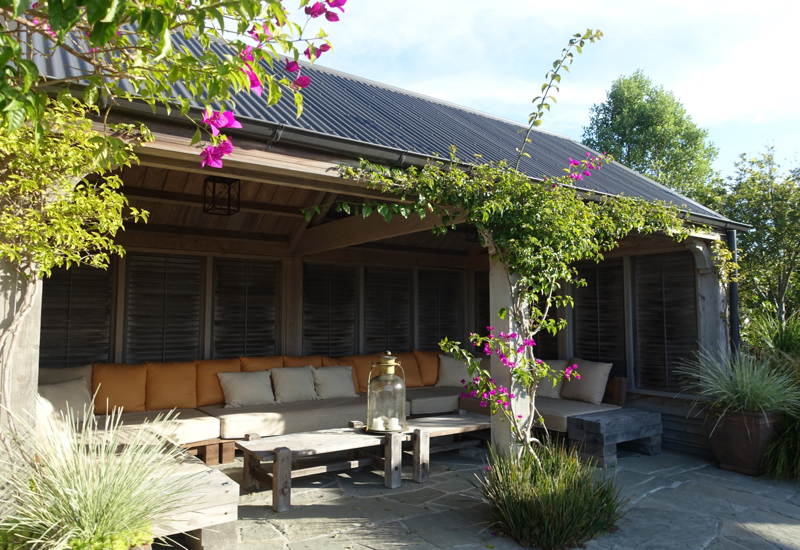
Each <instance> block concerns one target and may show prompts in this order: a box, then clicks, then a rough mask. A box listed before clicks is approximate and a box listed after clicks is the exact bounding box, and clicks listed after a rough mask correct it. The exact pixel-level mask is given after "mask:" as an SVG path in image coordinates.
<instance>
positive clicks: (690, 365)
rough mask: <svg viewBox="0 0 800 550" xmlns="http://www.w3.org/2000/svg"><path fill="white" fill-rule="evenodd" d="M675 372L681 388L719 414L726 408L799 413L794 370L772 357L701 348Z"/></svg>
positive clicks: (799, 400) (799, 394) (799, 389)
mask: <svg viewBox="0 0 800 550" xmlns="http://www.w3.org/2000/svg"><path fill="white" fill-rule="evenodd" d="M676 372H677V373H678V374H679V375H681V376H683V377H684V379H683V386H684V388H685V389H686V390H687V391H689V392H690V393H692V394H695V395H697V396H698V397H699V398H701V399H703V400H704V403H705V404H707V405H708V407H710V408H711V409H712V410H713V411H715V412H718V413H719V414H720V417H722V416H724V415H725V414H726V413H728V412H729V411H730V412H736V411H749V412H764V413H765V412H779V413H784V414H794V415H797V414H800V387H798V386H797V384H796V381H795V378H794V373H793V372H792V370H791V369H790V368H788V367H787V366H786V365H785V364H783V363H781V362H777V361H775V360H774V358H769V357H756V356H754V355H750V354H747V353H743V352H736V353H731V354H726V353H724V352H710V351H702V352H700V353H698V354H697V357H696V359H695V360H693V361H690V362H686V363H684V364H682V365H679V366H678V367H677V368H676Z"/></svg>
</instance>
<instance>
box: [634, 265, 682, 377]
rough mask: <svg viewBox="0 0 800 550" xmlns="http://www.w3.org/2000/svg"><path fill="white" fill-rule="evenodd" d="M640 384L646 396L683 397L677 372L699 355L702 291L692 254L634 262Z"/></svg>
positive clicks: (637, 358) (637, 373) (637, 362)
mask: <svg viewBox="0 0 800 550" xmlns="http://www.w3.org/2000/svg"><path fill="white" fill-rule="evenodd" d="M634 275H635V288H636V291H635V294H636V367H635V370H636V381H637V387H639V388H642V389H646V390H662V391H680V385H679V380H678V377H677V376H675V375H674V373H673V369H674V367H675V366H676V364H678V362H680V361H681V360H688V359H691V358H692V356H693V354H694V352H695V351H696V350H697V337H698V334H697V329H698V327H697V291H696V283H695V265H694V256H692V254H691V252H688V251H687V252H678V253H671V254H654V255H648V256H638V257H636V258H634Z"/></svg>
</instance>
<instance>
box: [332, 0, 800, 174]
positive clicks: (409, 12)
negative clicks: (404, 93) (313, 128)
mask: <svg viewBox="0 0 800 550" xmlns="http://www.w3.org/2000/svg"><path fill="white" fill-rule="evenodd" d="M345 9H346V13H345V14H343V15H341V21H340V22H338V23H329V22H325V24H324V25H323V26H324V28H325V30H326V31H327V32H328V33H329V35H330V39H331V41H332V43H333V45H334V51H333V52H328V53H326V54H324V55H323V57H322V58H321V59H320V61H319V62H318V63H319V64H320V65H323V66H326V67H331V68H334V69H338V70H341V71H345V72H348V73H352V74H355V75H358V76H362V77H364V78H369V79H372V80H376V81H378V82H383V83H386V84H391V85H393V86H397V87H400V88H405V89H407V90H412V91H415V92H418V93H422V94H426V95H430V96H433V97H436V98H440V99H443V100H447V101H451V102H454V103H458V104H461V105H465V106H468V107H472V108H474V109H479V110H481V111H484V112H487V113H491V114H494V115H497V116H502V117H505V118H508V119H512V120H516V121H520V122H525V121H526V120H527V115H528V113H529V112H530V110H531V104H530V101H531V99H532V98H533V97H534V96H535V95H536V91H538V90H539V88H540V86H541V84H542V83H543V82H544V75H545V73H546V72H547V70H548V69H549V68H550V67H551V65H552V62H553V60H555V59H556V58H557V57H558V56H559V54H560V52H561V49H562V48H563V47H564V46H565V45H566V43H567V41H568V40H569V38H570V36H571V35H572V34H574V33H575V32H579V31H583V30H585V29H586V28H587V27H588V28H593V29H598V28H599V29H601V30H602V31H603V32H604V33H605V36H604V38H603V40H602V41H600V42H598V43H595V44H591V45H589V46H587V47H586V48H585V49H584V53H583V55H579V56H576V59H575V62H574V63H573V65H572V67H571V73H569V74H565V75H564V77H563V80H562V85H561V93H559V94H558V95H557V99H558V105H556V106H554V108H553V110H552V112H551V113H550V114H549V115H548V116H546V118H545V120H544V123H543V128H545V129H548V130H551V131H554V132H557V133H559V134H563V135H566V136H569V137H571V138H573V139H576V140H580V138H581V134H582V128H583V126H585V125H586V124H587V123H588V120H589V108H590V107H591V105H592V104H595V103H600V102H602V101H604V100H605V94H606V91H607V90H608V89H609V88H610V86H611V83H612V81H613V80H615V79H616V78H618V77H619V76H622V75H625V76H627V75H630V74H632V73H633V72H634V71H635V70H636V69H642V71H644V73H645V74H646V75H647V76H649V77H650V78H651V79H652V80H653V82H654V83H655V84H658V85H663V86H664V87H665V88H666V89H668V90H671V91H672V92H674V93H675V95H676V96H677V97H678V98H679V99H680V100H681V102H682V103H683V104H684V106H685V107H686V109H687V111H688V112H689V114H690V115H691V116H692V118H693V120H694V121H695V122H696V123H697V124H698V125H699V126H701V127H703V128H706V129H708V130H709V138H710V140H711V141H712V142H713V143H714V144H715V145H716V146H717V147H718V148H719V159H718V160H717V163H716V166H715V167H716V169H717V170H719V171H720V172H722V174H723V175H730V174H732V173H733V170H734V168H733V163H734V162H735V161H736V159H737V158H738V156H739V154H740V153H747V154H748V155H752V154H754V153H756V152H758V151H761V150H763V149H764V147H765V146H766V145H767V144H770V145H774V146H775V147H776V149H777V153H778V158H779V159H781V161H782V164H783V165H784V166H786V167H789V166H793V165H795V164H797V163H798V161H799V160H800V130H798V128H800V71H798V69H797V67H798V60H797V52H798V47H797V45H796V41H795V39H796V32H795V30H796V27H797V24H798V21H800V3H798V2H796V1H794V0H784V1H777V0H759V1H756V2H754V1H753V0H750V1H747V2H744V1H741V0H727V1H717V0H680V1H669V0H663V1H661V2H650V1H647V0H632V1H629V0H607V1H604V2H590V1H584V0H573V1H571V2H555V1H551V2H542V1H527V0H491V1H479V0H460V1H458V2H455V1H452V0H406V1H403V2H398V1H389V0H349V1H348V2H347V4H346V6H345Z"/></svg>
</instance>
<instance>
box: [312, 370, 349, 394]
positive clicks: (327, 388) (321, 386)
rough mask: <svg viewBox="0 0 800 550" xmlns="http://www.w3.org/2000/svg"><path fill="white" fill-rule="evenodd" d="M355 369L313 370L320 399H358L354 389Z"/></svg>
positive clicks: (315, 387)
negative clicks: (353, 372)
mask: <svg viewBox="0 0 800 550" xmlns="http://www.w3.org/2000/svg"><path fill="white" fill-rule="evenodd" d="M352 371H353V367H345V366H338V367H320V368H318V369H312V370H311V374H313V375H314V389H315V390H316V392H317V398H319V399H336V398H339V397H358V395H357V394H356V390H355V389H354V388H353V374H352Z"/></svg>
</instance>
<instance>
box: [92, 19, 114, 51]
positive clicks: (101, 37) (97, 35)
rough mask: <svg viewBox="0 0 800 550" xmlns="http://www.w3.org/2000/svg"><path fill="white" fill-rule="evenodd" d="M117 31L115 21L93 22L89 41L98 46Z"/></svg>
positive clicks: (108, 39)
mask: <svg viewBox="0 0 800 550" xmlns="http://www.w3.org/2000/svg"><path fill="white" fill-rule="evenodd" d="M116 32H117V24H116V23H102V22H99V23H95V25H94V27H92V32H91V34H90V35H89V43H90V44H91V45H92V46H94V47H95V48H98V47H100V46H105V45H106V44H108V43H109V42H110V41H111V39H112V38H113V37H114V35H115V34H116Z"/></svg>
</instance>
